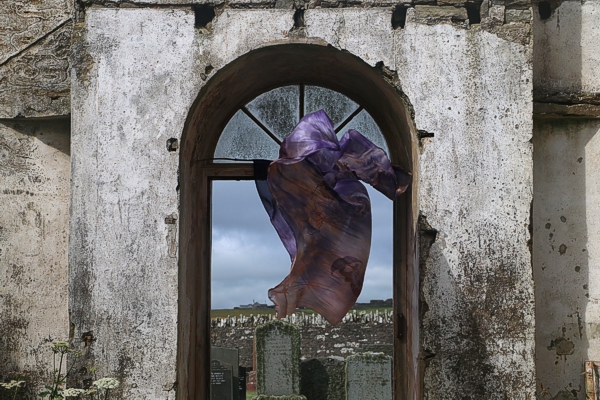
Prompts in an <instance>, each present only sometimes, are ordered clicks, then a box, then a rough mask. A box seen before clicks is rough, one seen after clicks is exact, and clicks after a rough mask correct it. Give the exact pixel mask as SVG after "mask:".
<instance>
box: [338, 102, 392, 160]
mask: <svg viewBox="0 0 600 400" xmlns="http://www.w3.org/2000/svg"><path fill="white" fill-rule="evenodd" d="M349 129H354V130H355V131H358V132H360V133H362V134H363V136H365V137H366V138H367V139H369V140H370V141H371V142H373V143H375V145H377V146H378V147H381V148H382V149H383V150H385V152H386V153H387V154H388V155H389V154H390V152H389V150H388V147H387V143H386V142H385V139H384V137H383V134H382V133H381V130H380V129H379V127H378V126H377V123H375V120H374V119H373V118H372V117H371V115H370V114H369V113H368V112H366V111H365V110H362V111H361V112H359V113H358V115H357V116H356V117H354V118H352V121H350V122H349V123H348V125H346V126H344V129H342V130H341V131H340V132H339V133H338V138H341V137H342V135H343V134H344V133H346V132H347V131H348V130H349Z"/></svg>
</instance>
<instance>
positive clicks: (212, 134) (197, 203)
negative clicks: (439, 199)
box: [178, 41, 419, 399]
mask: <svg viewBox="0 0 600 400" xmlns="http://www.w3.org/2000/svg"><path fill="white" fill-rule="evenodd" d="M298 83H302V84H309V85H316V86H322V87H326V88H330V89H332V90H335V91H337V92H340V93H343V94H344V95H346V96H348V97H349V98H350V99H352V100H354V101H355V102H356V103H358V104H361V105H362V106H364V108H365V109H366V110H367V111H368V112H369V113H370V114H371V116H372V117H373V119H374V120H375V121H376V122H377V124H378V125H379V127H380V128H381V131H382V133H383V135H384V137H385V140H386V142H387V144H388V147H389V153H390V154H389V156H390V159H391V160H392V162H393V163H394V164H396V165H400V166H402V167H404V168H405V169H408V170H410V171H412V172H413V175H414V183H413V186H412V188H409V190H408V191H407V193H405V194H404V195H402V196H401V197H400V198H399V199H398V200H397V201H396V202H395V205H394V219H395V222H394V224H395V225H394V226H395V228H394V307H395V309H394V314H395V323H394V325H395V329H394V330H395V339H394V352H395V357H394V371H395V383H394V385H395V398H397V399H405V398H406V399H408V398H410V399H415V398H417V396H418V391H419V378H418V375H419V372H418V362H417V361H418V360H417V358H418V352H419V343H418V288H419V284H418V261H417V247H416V245H417V241H416V227H415V224H416V220H417V218H416V212H417V207H416V190H415V189H416V188H415V186H414V185H416V183H417V181H418V179H417V172H418V171H417V168H416V135H415V132H414V130H415V129H414V125H413V123H412V118H411V115H410V105H409V104H408V102H407V101H406V99H405V97H404V96H403V94H402V92H401V90H400V88H399V84H398V82H397V79H396V78H395V76H394V74H393V73H392V72H391V71H389V70H387V69H386V68H385V66H379V65H378V66H377V67H375V68H373V67H370V66H369V65H367V64H366V63H365V62H363V61H362V60H361V59H359V58H357V57H355V56H353V55H351V54H349V53H345V52H342V51H339V50H335V49H333V48H331V47H329V46H326V45H324V44H323V43H322V42H317V43H307V42H306V41H305V42H303V43H297V44H289V43H287V44H278V43H274V44H273V45H272V46H267V47H263V48H261V49H258V50H255V51H252V52H250V53H248V54H246V55H244V56H242V57H240V58H239V59H237V60H235V61H234V62H232V63H230V64H229V65H227V66H226V67H224V68H223V69H221V70H220V71H218V72H217V73H216V74H215V75H214V77H213V78H211V79H210V81H209V82H207V84H206V85H205V86H204V87H203V88H202V90H201V92H200V94H199V96H198V98H197V99H196V101H195V102H194V105H193V106H192V108H191V110H190V113H189V115H188V118H187V121H186V124H185V128H184V132H183V136H182V140H181V156H180V157H181V158H180V188H181V192H180V193H181V194H180V196H181V197H180V205H181V211H180V212H181V217H180V253H179V254H180V260H179V325H178V329H179V333H178V398H180V399H207V398H208V394H209V382H210V381H209V373H210V366H209V365H210V364H209V361H210V360H209V353H210V252H211V244H210V236H211V235H210V229H211V224H210V213H209V210H210V196H211V194H210V185H209V182H210V180H211V179H239V178H246V179H248V178H251V177H252V174H253V171H252V167H251V165H245V164H215V163H212V162H211V161H210V159H211V158H213V155H214V152H215V147H216V145H217V142H218V140H219V136H220V134H221V132H222V131H223V128H224V127H225V125H226V124H227V122H228V121H229V120H230V118H231V117H232V116H233V114H234V113H235V112H236V111H237V110H239V109H240V107H241V106H243V105H244V104H246V103H248V102H249V101H250V100H251V99H253V98H254V97H256V96H257V95H259V94H261V93H264V92H266V91H268V90H271V89H274V88H276V87H280V86H285V85H291V84H298Z"/></svg>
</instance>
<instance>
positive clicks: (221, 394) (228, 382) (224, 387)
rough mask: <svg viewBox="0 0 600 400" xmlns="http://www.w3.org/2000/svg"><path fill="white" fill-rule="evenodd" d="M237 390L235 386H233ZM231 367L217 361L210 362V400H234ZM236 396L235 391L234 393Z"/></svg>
mask: <svg viewBox="0 0 600 400" xmlns="http://www.w3.org/2000/svg"><path fill="white" fill-rule="evenodd" d="M235 388H236V389H237V386H235ZM233 389H234V386H233V367H232V366H231V364H226V363H222V362H220V361H219V360H212V361H211V362H210V398H211V399H212V400H234V397H233V393H234V390H233ZM235 392H236V394H237V390H236V391H235Z"/></svg>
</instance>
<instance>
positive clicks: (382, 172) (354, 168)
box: [255, 110, 411, 325]
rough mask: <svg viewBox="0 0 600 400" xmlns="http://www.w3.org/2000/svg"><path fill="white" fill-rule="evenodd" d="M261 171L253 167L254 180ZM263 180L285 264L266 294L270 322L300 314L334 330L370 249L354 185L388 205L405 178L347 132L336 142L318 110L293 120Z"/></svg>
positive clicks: (362, 198) (356, 291)
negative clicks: (306, 312) (271, 308)
mask: <svg viewBox="0 0 600 400" xmlns="http://www.w3.org/2000/svg"><path fill="white" fill-rule="evenodd" d="M266 167H267V165H266V164H265V162H264V161H263V162H261V161H257V162H255V170H256V173H257V175H260V174H263V175H264V169H265V168H266ZM266 175H267V177H266V181H265V180H261V179H260V177H258V179H257V181H256V182H257V183H256V185H257V189H258V192H259V195H260V197H261V200H262V202H263V205H264V206H265V209H266V211H267V213H268V214H269V217H270V219H271V223H272V224H273V226H274V228H275V229H276V231H277V233H278V235H279V237H280V239H281V241H282V243H283V244H284V246H285V248H286V250H287V251H288V253H289V254H290V258H291V260H292V266H291V270H290V273H289V275H288V276H287V277H286V278H285V279H284V280H283V281H282V282H281V283H280V284H279V285H277V286H276V287H274V288H272V289H270V290H269V298H270V299H271V300H272V301H273V302H274V303H275V308H276V310H277V317H278V318H282V317H285V316H286V315H289V314H292V313H293V312H294V311H295V310H296V308H298V307H306V308H309V309H312V310H314V311H315V312H317V313H319V314H321V315H322V316H323V317H325V319H326V320H327V321H328V322H330V323H331V324H333V325H336V324H337V323H339V322H340V321H341V320H342V318H343V317H344V315H346V313H347V312H348V310H350V308H352V306H353V305H354V304H355V302H356V299H357V298H358V296H359V295H360V292H361V290H362V285H363V280H364V276H365V270H366V267H367V261H368V259H369V252H370V249H371V202H370V200H369V195H368V193H367V190H366V188H365V187H364V185H363V184H362V183H361V182H360V181H359V179H360V180H362V181H364V182H367V183H369V184H370V185H372V186H373V187H374V188H375V189H377V190H378V191H380V192H381V193H383V194H384V195H385V196H387V197H388V198H390V199H392V200H393V199H394V198H395V197H396V196H397V195H399V194H401V193H403V192H404V191H405V190H406V189H407V188H408V185H409V184H410V181H411V175H410V173H408V172H406V171H404V170H402V169H401V168H397V167H393V166H392V165H391V163H390V161H389V159H388V157H387V155H386V154H385V151H383V150H382V149H380V148H379V147H377V146H375V145H374V144H373V143H372V142H371V141H369V140H368V139H367V138H365V137H364V136H362V135H361V134H360V133H358V132H357V131H355V130H349V131H348V132H346V133H345V134H344V135H343V137H342V139H341V140H340V141H338V139H337V137H336V134H335V131H334V128H333V125H332V123H331V121H330V120H329V118H328V117H327V115H326V114H325V112H323V111H322V110H321V111H317V112H315V113H312V114H308V115H306V116H305V117H304V118H302V119H301V120H300V122H299V123H298V125H297V126H296V128H295V129H294V130H293V131H292V133H291V134H290V135H289V136H288V137H287V138H286V139H285V140H284V141H283V143H282V144H281V148H280V151H279V159H277V160H275V161H273V162H272V163H270V165H268V170H267V174H266ZM263 178H264V176H263Z"/></svg>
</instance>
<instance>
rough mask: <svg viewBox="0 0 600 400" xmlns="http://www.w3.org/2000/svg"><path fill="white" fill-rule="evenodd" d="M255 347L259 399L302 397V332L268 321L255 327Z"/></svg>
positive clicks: (296, 328) (294, 327)
mask: <svg viewBox="0 0 600 400" xmlns="http://www.w3.org/2000/svg"><path fill="white" fill-rule="evenodd" d="M254 346H255V348H254V352H255V355H256V391H257V392H258V394H259V398H260V395H263V396H284V395H298V394H300V329H299V328H298V327H297V326H296V325H292V324H289V323H287V322H283V321H271V322H268V323H266V324H264V325H260V326H258V327H257V328H256V331H255V333H254Z"/></svg>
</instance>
